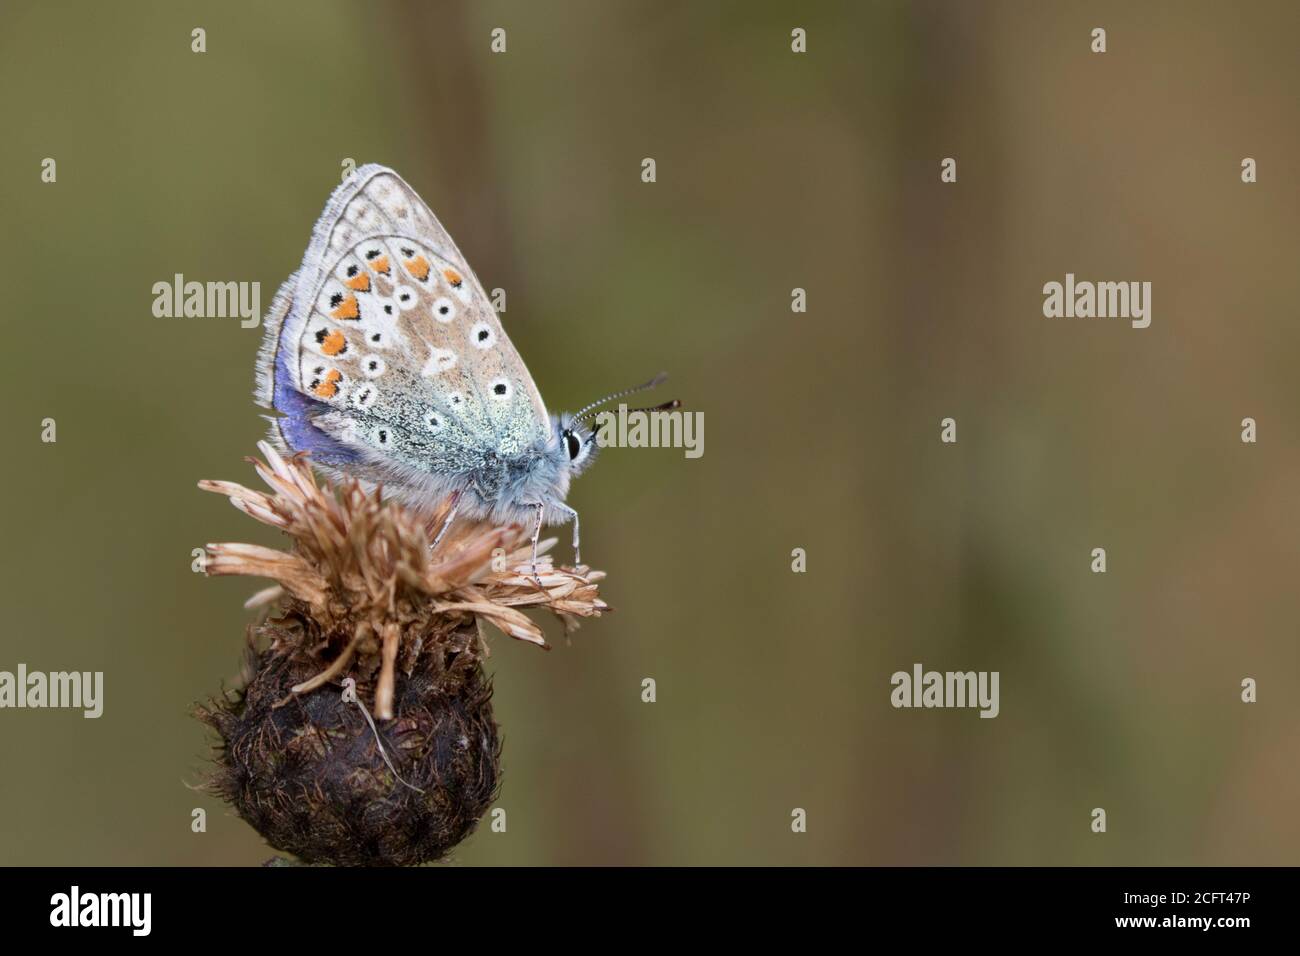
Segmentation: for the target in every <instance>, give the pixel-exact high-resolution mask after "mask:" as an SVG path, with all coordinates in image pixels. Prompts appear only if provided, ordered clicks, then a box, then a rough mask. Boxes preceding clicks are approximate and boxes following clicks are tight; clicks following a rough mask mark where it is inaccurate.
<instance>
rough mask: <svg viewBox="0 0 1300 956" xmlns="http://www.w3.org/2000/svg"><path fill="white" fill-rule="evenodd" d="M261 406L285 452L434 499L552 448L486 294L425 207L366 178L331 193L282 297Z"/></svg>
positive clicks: (365, 173)
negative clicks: (541, 447) (512, 459)
mask: <svg viewBox="0 0 1300 956" xmlns="http://www.w3.org/2000/svg"><path fill="white" fill-rule="evenodd" d="M257 398H258V400H259V402H260V403H261V404H263V405H264V406H267V407H271V408H274V409H275V410H276V411H278V412H280V413H281V415H282V416H283V417H282V418H280V419H279V420H277V421H276V423H275V428H273V437H276V438H277V439H278V440H279V441H280V443H281V444H282V445H284V446H285V447H287V448H288V449H289V450H291V451H303V450H306V451H310V452H312V454H313V458H314V460H316V461H317V462H318V463H320V464H322V465H326V466H333V467H334V468H336V469H344V470H347V471H348V472H349V473H352V474H357V475H360V476H362V477H371V478H374V479H377V480H383V481H386V482H389V483H391V484H395V485H397V486H399V488H400V487H405V488H408V489H409V488H420V489H423V490H425V491H435V490H441V489H443V488H445V487H447V481H448V480H449V479H452V478H454V477H455V476H459V475H464V474H465V473H467V472H470V471H473V470H475V469H476V468H481V467H483V466H484V464H485V462H487V461H489V460H491V459H493V458H494V457H495V458H500V457H509V456H512V455H517V454H520V453H522V452H524V451H525V450H527V449H528V448H530V447H535V446H536V445H538V444H539V443H540V444H545V443H547V442H548V441H551V440H552V439H551V433H550V427H549V424H548V416H547V413H546V406H545V405H544V403H543V402H542V397H541V394H540V393H539V392H538V390H537V386H536V384H535V383H534V382H533V380H532V376H531V375H529V374H528V370H527V368H526V367H525V366H524V363H523V360H522V359H521V358H520V357H519V354H518V352H517V351H516V350H515V348H514V346H513V345H512V344H511V342H510V340H509V338H508V337H507V336H506V334H505V330H504V329H503V328H502V327H501V323H500V321H499V319H498V318H497V315H496V311H495V310H494V309H493V308H492V305H491V303H490V302H489V300H488V298H487V295H486V294H485V293H484V291H483V287H482V286H481V285H480V284H479V281H478V279H477V277H476V276H475V275H474V273H473V271H472V270H471V269H470V268H469V265H468V263H466V262H465V260H464V257H463V256H462V255H461V254H460V251H459V250H458V249H457V248H456V245H455V243H453V242H452V240H451V237H450V236H448V235H447V232H446V230H444V229H443V227H442V225H441V224H440V223H439V222H438V220H437V218H436V217H435V216H434V215H433V213H432V211H431V210H430V209H429V207H428V206H427V205H426V204H425V203H424V201H423V200H421V199H420V197H419V196H418V195H416V193H415V192H414V190H412V189H411V188H410V186H408V185H407V184H406V183H405V182H404V181H403V180H402V179H401V177H399V176H398V175H397V174H396V173H394V172H393V171H392V170H390V169H386V168H384V167H382V166H376V165H368V166H363V167H362V168H360V169H358V170H357V172H356V174H355V175H354V176H353V177H351V178H350V179H349V181H348V182H346V183H344V184H343V185H342V186H340V187H339V188H338V189H336V190H335V192H334V194H333V196H331V197H330V200H329V202H328V203H327V204H326V207H325V211H324V213H323V214H322V216H321V218H320V221H319V222H318V223H317V225H316V228H315V230H314V231H313V234H312V240H311V244H310V246H309V247H308V249H307V254H306V256H305V258H304V260H303V264H302V267H301V268H300V269H299V270H298V272H297V273H295V275H294V276H293V277H291V278H290V280H289V281H288V282H286V283H285V285H284V287H282V288H281V290H280V293H279V294H278V295H277V296H276V299H275V301H274V302H273V303H272V308H271V313H270V315H268V317H267V330H266V340H265V343H264V345H263V349H262V353H261V355H260V357H259V362H258V389H257Z"/></svg>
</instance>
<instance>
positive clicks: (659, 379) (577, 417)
mask: <svg viewBox="0 0 1300 956" xmlns="http://www.w3.org/2000/svg"><path fill="white" fill-rule="evenodd" d="M667 380H668V373H667V372H660V373H659V374H658V375H656V376H655V377H654V378H652V379H650V381H648V382H642V383H641V384H640V385H634V386H633V387H632V388H625V389H623V391H621V392H615V393H614V394H613V395H606V396H605V397H604V398H602V399H601V400H600V401H598V402H592V403H591V404H590V405H588V406H586V407H585V408H583V409H582V410H581V411H578V412H575V413H574V415H573V420H574V421H575V422H581V421H582V420H583V419H585V418H586V417H587V415H588V414H589V413H590V412H593V411H595V410H596V409H598V408H600V406H602V405H604V404H605V403H606V402H612V401H613V400H614V399H616V398H625V397H626V396H628V395H635V394H636V393H637V392H644V391H647V390H649V389H652V388H655V387H656V386H658V385H662V384H663V383H664V382H666V381H667ZM668 404H670V405H671V404H672V403H671V402H669V403H668ZM641 411H650V409H641Z"/></svg>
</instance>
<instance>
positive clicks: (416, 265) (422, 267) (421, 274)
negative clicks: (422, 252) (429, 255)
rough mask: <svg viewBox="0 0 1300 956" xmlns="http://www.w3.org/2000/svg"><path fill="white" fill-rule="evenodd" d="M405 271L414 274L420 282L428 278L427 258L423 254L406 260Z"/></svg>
mask: <svg viewBox="0 0 1300 956" xmlns="http://www.w3.org/2000/svg"><path fill="white" fill-rule="evenodd" d="M406 271H407V272H409V273H410V274H411V275H413V276H415V277H416V278H417V279H419V280H420V281H421V282H423V281H424V280H425V279H427V278H429V260H428V259H426V258H424V256H416V257H415V258H414V259H409V260H407V262H406Z"/></svg>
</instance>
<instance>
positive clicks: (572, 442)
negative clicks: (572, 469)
mask: <svg viewBox="0 0 1300 956" xmlns="http://www.w3.org/2000/svg"><path fill="white" fill-rule="evenodd" d="M564 444H565V447H566V448H567V449H568V451H569V461H573V460H574V459H575V458H577V457H578V454H579V453H580V452H581V451H582V442H581V441H579V440H578V436H577V435H575V434H573V432H568V431H566V432H565V433H564Z"/></svg>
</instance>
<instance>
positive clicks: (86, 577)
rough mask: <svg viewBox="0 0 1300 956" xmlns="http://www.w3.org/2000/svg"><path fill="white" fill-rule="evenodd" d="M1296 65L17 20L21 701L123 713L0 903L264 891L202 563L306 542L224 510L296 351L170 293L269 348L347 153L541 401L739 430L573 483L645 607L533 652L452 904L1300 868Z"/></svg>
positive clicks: (1246, 48)
mask: <svg viewBox="0 0 1300 956" xmlns="http://www.w3.org/2000/svg"><path fill="white" fill-rule="evenodd" d="M1095 26H1102V27H1105V28H1106V29H1107V31H1108V45H1109V52H1107V53H1106V54H1104V55H1095V54H1092V53H1091V52H1090V51H1089V43H1090V37H1089V33H1090V31H1091V29H1092V28H1093V27H1095ZM195 27H203V28H204V29H205V30H206V32H207V52H206V53H203V54H201V55H200V54H195V53H192V52H191V49H190V44H191V30H192V29H194V28H195ZM494 27H503V28H505V29H506V31H507V44H508V45H507V52H506V53H505V54H502V55H494V54H492V53H491V52H490V51H489V39H490V38H489V33H490V31H491V30H492V29H493V28H494ZM794 27H803V28H805V29H806V30H807V34H808V46H809V52H808V53H807V54H805V55H795V54H793V53H791V51H790V31H791V29H792V28H794ZM1297 35H1300V12H1298V8H1297V5H1296V4H1294V3H1292V2H1289V0H1282V2H1276V3H1262V2H1250V3H1239V4H1226V3H1206V2H1200V3H1195V2H1166V3H1121V2H1116V3H1082V2H1080V3H1051V4H1045V3H1036V2H1031V0H1022V2H996V3H960V2H951V3H903V2H889V3H856V4H854V3H843V4H836V3H817V4H793V3H791V4H782V3H775V2H766V3H741V2H733V3H698V4H688V3H684V2H681V3H665V2H644V3H643V2H617V3H601V2H563V3H550V4H541V3H528V2H510V3H507V2H484V3H473V4H470V3H417V2H391V3H378V2H372V3H346V2H332V3H325V2H310V3H309V2H300V3H276V4H266V3H253V2H236V3H216V2H204V3H200V2H190V3H187V2H157V3H140V2H126V3H114V4H100V3H89V2H87V3H75V4H73V3H37V2H31V0H4V2H3V4H2V5H0V97H3V106H4V114H3V115H4V118H5V123H4V130H3V137H2V141H0V183H2V185H0V198H2V201H3V205H2V207H0V208H2V211H3V229H0V275H2V277H3V281H4V289H5V293H6V296H5V299H6V303H5V304H6V308H5V315H6V322H5V329H6V349H5V351H6V355H7V357H8V363H7V371H6V374H5V375H4V376H3V386H2V387H3V389H4V408H5V410H6V416H5V430H6V438H7V440H6V443H5V450H6V455H5V468H4V478H3V482H4V485H3V495H4V506H3V508H0V513H3V519H2V520H3V522H4V525H3V541H4V544H3V547H2V548H0V582H2V584H0V593H2V595H3V601H4V624H3V626H2V628H0V669H6V670H13V669H14V668H15V667H16V666H17V664H18V663H19V662H20V661H21V662H25V663H26V664H27V665H28V666H29V667H30V668H33V669H40V670H63V669H76V670H91V671H94V670H102V671H104V672H105V683H106V690H105V698H106V700H105V713H104V716H103V717H102V718H100V719H99V720H85V719H83V718H82V717H81V716H80V713H79V712H74V711H30V710H24V711H16V710H7V711H3V712H0V773H2V777H0V861H2V862H5V863H36V864H62V863H68V864H153V863H160V864H222V865H226V864H230V865H237V864H256V863H260V862H261V861H262V860H263V859H265V858H266V857H267V856H268V855H269V851H268V850H267V849H266V848H265V846H264V845H263V844H262V843H261V841H260V839H259V838H258V837H257V836H256V834H255V833H254V832H253V831H252V830H251V829H250V828H249V827H247V826H246V825H245V824H244V823H242V822H241V821H239V820H238V819H237V818H235V817H234V816H233V815H231V814H230V813H229V812H227V811H226V809H225V808H224V806H223V805H222V804H220V803H219V802H218V801H216V800H214V799H213V798H211V797H208V796H206V795H204V794H201V793H196V792H193V791H192V790H190V789H188V788H187V786H186V783H187V782H193V781H195V780H196V779H197V778H198V775H199V773H200V771H201V770H202V768H203V765H204V760H205V756H206V753H207V747H208V738H207V736H206V734H205V732H204V730H203V728H202V727H201V726H200V725H199V724H198V723H197V722H196V721H194V720H192V719H191V718H190V717H189V716H188V710H189V708H190V707H191V705H192V704H193V703H194V702H195V701H197V700H200V699H203V698H205V697H206V696H207V695H209V694H211V693H213V692H215V691H216V690H217V689H218V687H219V686H220V685H221V684H222V683H223V682H229V681H230V680H232V679H233V677H234V676H235V675H236V673H237V670H238V663H239V657H240V650H241V647H242V644H243V640H244V629H245V626H246V625H247V624H248V622H249V621H250V620H251V616H250V615H249V614H248V613H247V612H245V611H244V610H243V609H242V608H241V602H242V600H243V599H244V598H245V597H246V596H247V595H248V594H250V593H251V592H252V591H253V590H254V589H255V588H257V587H259V586H260V582H255V581H248V580H237V579H219V580H207V579H205V578H204V577H202V576H201V575H197V574H194V573H192V572H191V570H190V562H191V549H192V548H194V547H196V546H200V545H202V544H204V543H205V542H209V541H246V540H252V541H258V542H261V543H265V544H272V545H274V544H277V543H278V538H277V536H276V535H275V534H274V533H273V532H270V531H269V529H265V528H263V527H262V526H260V525H256V524H255V523H254V522H252V521H250V520H249V519H247V518H245V517H243V516H242V515H240V514H239V513H237V512H236V511H235V510H233V509H232V508H230V507H229V506H228V505H226V504H225V502H224V501H223V500H222V499H220V498H218V497H214V496H210V495H205V494H203V493H201V492H199V491H198V490H197V489H196V488H195V482H196V481H197V480H198V479H200V478H222V479H231V480H237V481H241V482H245V483H248V484H256V479H255V477H254V476H253V475H252V473H251V469H250V468H249V467H248V466H247V465H246V464H245V463H244V462H243V461H242V456H244V455H246V454H250V453H252V452H253V450H254V449H253V445H254V442H255V441H256V440H257V439H258V438H260V437H261V436H262V434H263V424H262V422H261V420H260V419H259V418H258V417H257V410H256V409H255V406H254V405H253V402H252V399H251V395H250V392H251V388H252V370H253V359H254V354H255V352H256V349H257V345H258V342H259V340H260V338H261V331H260V330H250V329H243V328H240V326H239V323H238V321H237V320H235V319H162V318H155V317H154V316H153V315H152V313H151V306H152V302H153V294H152V291H151V288H152V285H153V283H155V282H158V281H170V279H171V277H172V276H173V275H174V274H175V273H178V272H179V273H183V274H184V275H185V276H186V278H187V279H195V280H199V281H209V280H213V281H228V280H236V281H256V282H260V283H261V291H262V304H263V307H265V306H266V305H269V302H270V298H271V295H272V294H273V293H274V291H275V289H276V288H277V287H278V285H279V283H280V282H281V281H282V280H283V279H284V278H285V277H286V276H287V275H288V274H289V273H290V272H291V271H292V270H293V269H294V268H296V267H297V265H298V263H299V262H300V260H301V256H302V253H303V250H304V248H305V246H306V244H307V240H308V236H309V233H310V229H311V226H312V224H313V222H314V221H315V219H316V217H317V215H318V214H319V212H320V210H321V207H322V206H323V204H324V201H325V198H326V196H327V195H328V194H329V192H330V190H331V189H332V188H333V187H334V185H335V184H336V183H337V182H338V180H339V178H340V174H341V165H340V164H341V163H342V162H343V161H344V160H345V159H347V158H351V159H354V160H355V161H356V162H357V163H363V162H370V161H373V162H381V163H385V164H387V165H391V166H393V167H394V168H396V169H397V170H398V171H399V172H401V173H402V175H403V176H405V177H406V178H407V179H408V180H409V181H410V182H411V184H412V185H413V186H414V187H415V188H416V189H417V190H418V191H419V192H420V193H421V194H422V195H423V196H424V197H425V199H426V200H427V201H428V202H429V203H430V205H431V206H432V207H433V208H434V210H435V211H436V212H437V213H438V215H439V217H440V218H441V219H442V221H443V223H444V225H446V227H447V229H448V230H449V231H450V233H451V234H452V235H453V236H454V237H455V239H456V240H457V242H458V243H459V245H460V247H461V249H462V251H463V252H464V253H465V255H466V256H467V257H468V259H469V261H470V262H471V263H472V265H473V266H474V268H475V270H476V271H477V273H478V275H479V277H480V278H481V279H482V280H483V283H484V285H485V286H486V287H488V288H493V287H497V286H500V287H503V288H505V289H506V290H507V292H508V311H507V313H506V314H505V315H504V316H503V320H504V322H505V325H506V328H507V330H508V331H509V333H510V335H511V337H512V338H513V340H514V342H515V344H516V345H517V346H518V348H519V350H520V352H521V353H522V354H523V356H524V357H525V359H526V360H527V362H528V364H529V366H530V368H531V370H532V372H533V374H534V376H535V377H536V379H537V381H538V383H539V385H540V387H541V389H542V392H543V394H544V395H545V397H546V400H547V403H548V405H549V406H551V407H552V408H553V409H560V408H566V407H567V408H573V407H576V406H578V405H581V404H583V403H585V402H586V401H588V400H590V399H592V398H594V397H596V396H598V395H600V394H603V393H604V392H605V391H607V390H610V389H613V388H617V387H619V386H623V385H627V384H630V383H632V382H636V381H640V380H641V379H643V378H645V377H647V376H648V375H650V374H652V373H654V372H656V371H658V370H660V369H668V370H670V371H671V372H672V373H673V380H672V382H671V383H670V385H669V386H668V388H667V389H666V390H664V391H663V392H662V393H661V394H663V395H665V396H671V395H676V396H678V397H680V398H682V399H683V400H684V401H685V402H686V404H687V406H688V407H689V408H692V409H696V410H701V411H703V412H704V414H705V421H706V429H705V454H704V457H703V458H701V459H699V460H694V461H688V460H686V459H685V458H684V457H683V456H682V454H681V452H680V451H677V450H641V451H631V450H625V451H617V450H614V451H609V452H606V454H605V455H604V456H603V457H602V459H601V461H600V462H599V463H598V464H597V465H596V467H595V468H593V470H592V471H591V472H590V473H589V474H588V475H587V476H584V477H583V478H582V479H581V480H580V481H579V482H578V483H577V484H576V485H575V487H574V492H573V494H572V495H571V497H570V500H571V501H572V502H573V503H574V504H575V505H576V507H577V508H578V509H579V510H580V511H581V512H582V515H583V519H584V520H583V549H584V557H587V558H588V560H590V561H591V562H592V563H593V564H594V565H595V566H597V567H601V568H604V569H606V570H607V571H608V572H609V579H608V582H607V588H606V590H605V594H606V597H607V598H608V600H609V601H610V602H611V603H612V604H614V605H615V606H616V607H617V608H618V611H617V613H616V614H614V615H611V616H609V617H606V618H604V619H602V620H600V621H596V622H592V623H590V624H588V625H587V626H586V627H584V628H583V629H582V630H581V631H580V632H579V633H578V634H577V635H576V636H575V637H574V639H573V640H572V641H571V642H567V643H566V642H565V641H564V639H563V637H562V635H561V634H559V632H558V629H557V628H555V627H554V626H553V625H552V624H551V623H550V622H548V624H547V626H548V628H549V629H550V631H549V633H550V634H551V636H552V639H553V641H554V643H555V644H556V647H555V649H554V650H553V651H551V652H550V653H549V654H548V653H543V652H540V651H538V650H537V649H536V648H533V647H531V646H527V645H523V644H519V643H515V642H512V641H510V640H508V639H507V638H504V637H500V636H497V637H496V639H495V642H494V645H493V655H492V658H491V661H490V669H491V670H492V671H493V673H494V674H495V682H496V688H497V696H496V700H497V706H498V717H499V719H500V721H501V724H502V726H503V728H504V733H505V756H504V759H505V774H506V775H505V785H504V789H503V791H502V794H501V797H500V802H499V806H501V807H504V808H505V809H506V811H507V815H508V830H507V832H506V833H504V834H497V833H491V832H489V831H488V830H487V829H486V828H481V829H480V831H479V832H478V833H477V834H476V835H475V836H473V837H472V838H470V839H469V840H468V841H467V842H466V843H465V844H464V845H463V846H462V847H461V849H460V850H459V852H458V853H457V854H456V857H455V860H456V862H459V863H461V864H540V863H560V864H574V863H596V864H612V863H635V864H678V863H681V864H710V863H720V864H769V863H793V864H817V863H820V864H1108V863H1114V864H1139V863H1142V864H1229V863H1235V864H1264V863H1295V862H1296V858H1297V851H1298V850H1300V822H1298V821H1300V815H1297V812H1296V810H1297V797H1300V761H1297V759H1296V758H1297V742H1298V734H1300V703H1297V702H1298V701H1300V696H1298V692H1300V666H1298V665H1300V653H1298V652H1297V640H1296V621H1297V612H1298V611H1300V589H1297V587H1296V579H1297V572H1298V571H1300V488H1298V482H1297V477H1298V476H1300V407H1298V403H1297V399H1300V386H1298V385H1297V379H1296V376H1295V374H1294V371H1293V370H1294V365H1295V357H1296V356H1297V355H1300V324H1298V323H1297V321H1296V303H1297V302H1298V301H1300V288H1297V270H1296V267H1295V264H1296V261H1297V253H1298V252H1300V248H1298V241H1297V232H1296V222H1297V216H1296V214H1297V211H1298V208H1300V204H1298V202H1297V198H1298V197H1297V188H1296V180H1297V166H1296V164H1297V156H1298V152H1297V146H1300V142H1298V133H1297V124H1296V122H1295V119H1296V113H1295V94H1296V89H1297V80H1300V60H1297V58H1296V56H1295V37H1296V36H1297ZM947 156H952V157H955V158H956V159H957V160H958V182H957V183H956V184H952V185H944V184H941V183H940V182H939V163H940V160H941V159H942V158H943V157H947ZM1246 156H1250V157H1254V158H1255V159H1257V160H1258V163H1259V178H1260V181H1259V182H1258V183H1257V184H1255V185H1243V184H1242V183H1241V181H1240V162H1241V159H1242V158H1243V157H1246ZM46 157H53V158H54V159H56V161H57V164H58V165H57V172H58V180H57V182H56V183H54V184H45V183H42V182H41V180H40V172H41V161H42V160H43V159H44V158H46ZM644 157H653V158H654V159H655V160H656V162H657V166H658V181H657V182H656V183H654V184H649V185H648V184H644V183H642V182H641V179H640V164H641V160H642V159H643V158H644ZM1066 272H1073V273H1075V274H1076V275H1078V276H1079V277H1080V278H1081V279H1095V280H1148V281H1151V282H1152V283H1153V296H1152V299H1153V322H1152V325H1151V327H1150V328H1149V329H1146V330H1143V331H1139V330H1134V329H1131V328H1129V327H1128V324H1127V323H1126V322H1123V321H1115V320H1077V321H1070V320H1047V319H1044V318H1043V315H1042V312H1041V309H1042V292H1041V289H1042V286H1043V284H1044V283H1045V282H1048V281H1053V280H1055V281H1061V280H1062V279H1063V278H1064V275H1065V273H1066ZM795 287H802V288H805V289H806V290H807V291H808V311H807V313H806V314H792V312H791V309H790V296H791V289H793V288H795ZM947 416H952V417H954V418H955V419H956V420H957V422H958V438H959V440H958V443H957V444H956V445H943V444H941V443H940V442H939V421H940V419H942V418H944V417H947ZM1245 416H1252V417H1254V418H1255V419H1256V420H1257V421H1258V422H1259V435H1260V440H1259V443H1258V444H1256V445H1245V444H1242V443H1241V441H1240V439H1239V432H1240V421H1241V419H1242V418H1243V417H1245ZM46 417H53V418H55V419H56V420H57V428H58V441H57V443H56V444H44V443H42V442H41V441H40V428H41V427H40V423H41V420H42V419H44V418H46ZM795 547H802V548H806V549H807V552H808V570H807V573H805V574H794V573H792V572H791V567H790V560H791V559H790V552H791V549H792V548H795ZM1094 547H1105V548H1106V549H1107V552H1108V559H1109V571H1108V573H1107V574H1105V575H1096V574H1092V573H1090V571H1089V562H1090V552H1091V549H1092V548H1094ZM561 553H566V552H563V551H562V552H561ZM917 661H920V662H922V663H924V664H925V665H926V666H927V667H929V668H936V669H939V670H958V669H962V670H964V669H981V670H997V671H999V672H1000V673H1001V715H1000V716H999V717H998V718H997V719H996V720H980V719H978V718H977V717H976V715H975V713H974V712H973V711H961V710H930V711H911V710H894V709H893V708H891V707H890V704H889V692H890V685H889V677H890V675H891V674H892V673H893V672H894V671H896V670H899V669H910V667H911V665H912V663H913V662H917ZM1247 676H1250V677H1254V678H1256V679H1257V680H1258V681H1259V687H1260V690H1259V696H1260V700H1259V702H1258V703H1256V704H1253V705H1249V706H1248V705H1245V704H1243V703H1241V702H1240V700H1239V693H1240V687H1239V685H1240V681H1241V680H1242V678H1243V677H1247ZM645 677H653V678H655V680H656V681H657V683H658V701H657V703H654V704H645V703H642V702H641V699H640V687H641V681H642V679H643V678H645ZM1098 806H1100V807H1104V808H1105V809H1106V810H1107V813H1108V816H1109V820H1108V823H1109V832H1108V833H1107V834H1105V835H1104V836H1098V835H1095V834H1093V833H1091V832H1090V830H1089V823H1090V817H1089V813H1090V811H1091V810H1092V808H1093V807H1098ZM195 807H204V808H206V809H207V811H208V829H207V832H206V833H203V834H195V833H192V832H191V829H190V814H191V810H192V809H193V808H195ZM796 807H799V808H804V809H805V810H806V811H807V813H808V830H807V832H806V833H803V834H796V833H793V832H791V826H790V820H791V811H792V809H793V808H796Z"/></svg>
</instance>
